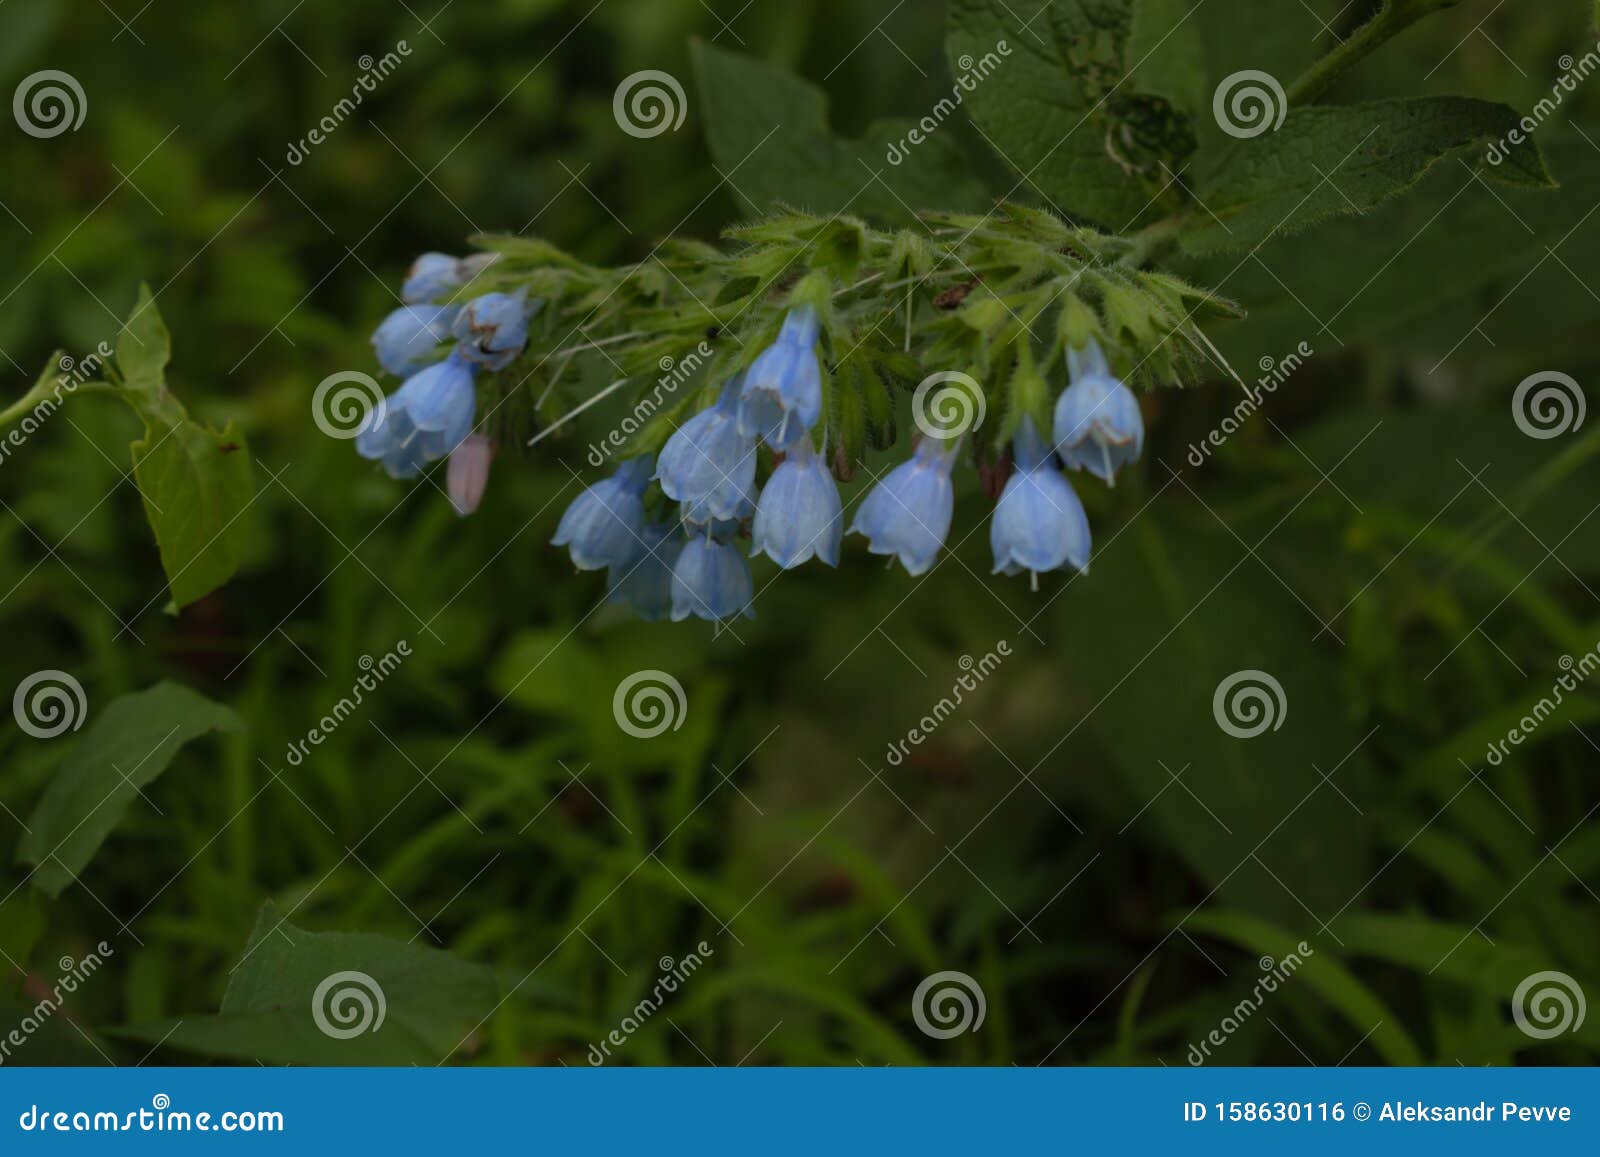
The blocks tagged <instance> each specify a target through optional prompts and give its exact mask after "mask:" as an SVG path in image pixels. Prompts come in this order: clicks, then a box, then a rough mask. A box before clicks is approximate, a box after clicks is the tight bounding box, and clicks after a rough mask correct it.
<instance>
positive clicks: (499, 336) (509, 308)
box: [453, 290, 537, 370]
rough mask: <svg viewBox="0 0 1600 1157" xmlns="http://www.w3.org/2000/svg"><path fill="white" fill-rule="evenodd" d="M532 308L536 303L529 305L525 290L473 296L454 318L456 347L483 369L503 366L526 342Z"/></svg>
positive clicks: (515, 357) (533, 309)
mask: <svg viewBox="0 0 1600 1157" xmlns="http://www.w3.org/2000/svg"><path fill="white" fill-rule="evenodd" d="M535 312H537V303H535V307H534V308H532V309H530V308H529V306H528V302H527V292H526V291H525V290H518V291H517V292H516V293H486V294H484V295H483V296H482V297H475V298H473V299H472V300H471V301H469V302H467V304H466V307H465V308H463V309H462V310H461V312H460V314H459V315H457V317H456V318H455V325H454V328H453V332H454V334H455V336H456V338H457V339H458V340H459V341H460V343H461V344H460V345H459V346H457V347H456V348H457V350H458V351H459V352H460V354H461V356H462V357H464V358H466V359H467V360H468V361H471V362H476V363H477V364H478V365H480V366H482V367H483V368H484V369H486V370H503V369H505V368H506V367H507V366H509V365H510V364H511V363H512V362H514V361H516V360H517V355H518V354H520V353H521V352H522V348H523V347H524V346H525V345H527V344H528V319H529V318H530V317H532V316H533V314H534V313H535Z"/></svg>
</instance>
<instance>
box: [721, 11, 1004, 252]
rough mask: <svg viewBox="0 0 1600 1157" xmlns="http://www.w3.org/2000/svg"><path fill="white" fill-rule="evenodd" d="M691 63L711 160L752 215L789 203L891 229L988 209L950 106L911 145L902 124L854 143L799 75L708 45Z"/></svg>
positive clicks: (908, 126)
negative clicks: (919, 219) (832, 123)
mask: <svg viewBox="0 0 1600 1157" xmlns="http://www.w3.org/2000/svg"><path fill="white" fill-rule="evenodd" d="M980 55H981V54H980ZM694 60H695V71H696V74H697V75H698V77H699V81H700V92H701V100H702V102H703V104H704V107H705V117H706V123H707V125H708V126H709V127H708V131H707V136H708V140H709V143H710V146H711V153H712V155H713V156H714V157H715V158H716V160H717V164H718V165H719V166H720V167H721V169H722V172H723V173H724V174H725V175H726V176H727V178H728V184H729V186H730V191H731V192H732V194H733V197H734V200H736V201H737V202H738V203H739V207H740V209H741V210H743V211H744V212H746V213H748V214H751V215H753V216H760V215H761V214H764V213H767V212H770V211H772V210H773V209H774V208H776V207H777V206H779V205H788V206H792V207H794V208H796V209H804V210H807V211H809V212H813V213H835V212H849V213H853V214H856V215H858V216H863V217H868V218H871V219H873V220H876V221H882V222H891V223H894V222H905V221H909V220H911V219H912V218H913V217H914V215H915V214H916V213H917V212H918V211H921V210H924V209H975V208H981V207H984V206H985V204H986V202H987V196H986V194H985V191H984V189H983V186H982V185H981V184H980V183H979V182H978V181H977V180H976V179H975V178H974V177H973V176H972V175H971V171H970V169H971V167H970V165H968V164H967V162H966V160H965V158H964V157H963V155H962V152H961V149H960V148H959V147H958V145H957V143H956V139H955V136H954V134H955V132H956V129H955V127H954V126H953V125H951V124H949V123H948V121H949V118H950V116H951V115H952V114H953V112H954V104H953V102H952V106H951V107H950V108H949V109H941V110H940V111H939V114H938V118H939V119H938V121H937V122H936V123H937V126H938V127H935V128H934V129H933V131H931V132H928V133H927V134H926V136H925V139H924V140H923V141H922V142H921V143H920V144H917V143H911V142H910V140H909V135H910V133H911V131H912V129H913V128H915V127H917V126H916V125H915V123H914V122H912V121H899V120H896V121H880V122H877V123H874V124H873V125H871V126H870V127H869V128H868V129H867V131H866V133H865V135H864V136H863V137H862V138H861V139H860V140H858V141H847V140H843V139H841V138H839V137H836V136H834V135H833V132H832V130H831V129H830V128H829V127H828V102H827V98H826V97H824V96H823V94H822V92H821V91H820V90H819V89H817V88H816V87H814V86H813V85H810V84H807V83H806V82H805V81H803V80H801V79H799V78H798V77H795V76H791V75H790V74H788V73H786V72H784V71H783V70H782V69H778V68H774V67H772V66H771V65H768V64H764V63H762V62H761V61H759V60H753V59H751V58H749V57H746V56H741V55H740V54H739V53H736V52H731V51H729V50H727V49H723V48H718V47H716V46H715V45H712V44H707V43H704V42H697V43H696V44H695V46H694ZM1002 67H1003V66H1002ZM918 131H919V132H921V131H922V130H921V129H918ZM891 158H894V159H891Z"/></svg>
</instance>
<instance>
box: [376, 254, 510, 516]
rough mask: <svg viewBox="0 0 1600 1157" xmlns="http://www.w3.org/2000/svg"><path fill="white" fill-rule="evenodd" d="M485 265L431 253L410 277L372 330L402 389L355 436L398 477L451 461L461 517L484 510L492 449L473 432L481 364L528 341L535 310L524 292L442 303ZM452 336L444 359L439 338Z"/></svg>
mask: <svg viewBox="0 0 1600 1157" xmlns="http://www.w3.org/2000/svg"><path fill="white" fill-rule="evenodd" d="M483 268H484V262H483V261H482V260H481V259H479V258H466V259H458V258H455V257H451V256H449V255H447V254H443V253H425V254H423V255H422V256H421V257H419V258H418V259H417V261H416V263H415V264H414V265H412V267H411V270H410V272H409V273H408V274H407V275H406V279H405V283H404V285H403V286H402V287H401V291H400V297H401V301H402V302H403V304H402V305H401V306H400V308H399V309H396V310H395V311H394V312H393V313H391V314H389V316H388V317H386V318H384V319H383V322H382V324H381V325H379V326H378V328H377V331H376V332H375V333H374V334H373V335H372V344H373V347H374V349H375V350H376V352H377V355H378V364H379V365H381V366H382V367H383V368H384V370H386V371H387V372H389V373H391V374H394V375H395V376H396V377H400V378H404V379H405V380H404V382H403V383H402V384H401V386H400V388H399V389H398V390H396V391H395V392H394V393H392V394H390V395H389V396H388V397H386V398H384V399H383V401H382V402H381V403H380V404H379V405H378V407H377V408H376V410H375V411H374V412H373V414H372V415H371V418H370V420H369V421H368V423H367V426H366V428H365V429H364V430H363V431H362V432H361V434H360V435H359V436H357V438H356V452H357V453H358V454H360V455H361V456H362V457H363V458H368V459H372V460H374V461H377V462H381V463H382V464H383V468H384V470H385V471H386V472H387V473H388V475H389V476H390V477H391V478H415V477H416V476H417V475H418V474H420V473H421V472H422V470H423V469H424V467H426V466H427V465H428V464H429V463H431V462H437V461H438V460H439V459H441V458H445V457H448V458H449V459H450V466H449V471H448V475H449V490H450V499H451V502H452V503H454V505H455V508H456V510H457V511H458V512H460V513H462V514H468V513H470V512H471V511H472V510H474V509H476V508H477V505H478V502H479V501H480V500H481V499H482V497H483V489H484V486H485V484H486V482H487V480H488V474H489V462H490V459H491V458H492V457H493V447H492V445H491V444H490V442H489V440H488V439H487V438H485V437H483V436H482V435H481V434H473V433H472V429H473V424H474V422H475V420H476V418H477V408H478V395H477V390H476V387H475V382H474V379H475V377H476V375H477V372H478V371H479V370H480V369H482V370H489V371H495V370H501V369H504V368H505V367H506V366H508V365H510V364H511V362H513V361H514V360H515V359H516V357H517V355H518V354H520V353H521V352H522V349H523V347H524V346H526V345H527V342H528V321H529V319H530V318H531V317H532V316H533V315H534V313H536V312H537V309H538V306H537V303H533V304H530V303H529V302H528V300H527V295H526V294H525V293H521V292H518V293H509V294H508V293H486V294H483V295H481V296H479V297H475V298H472V299H471V300H469V301H467V302H465V303H462V304H452V305H437V304H434V301H435V299H437V298H440V297H444V296H446V295H448V294H451V293H454V292H456V291H457V290H459V289H461V288H462V287H463V286H465V285H467V284H468V283H469V282H471V281H472V279H473V278H474V277H475V276H477V274H478V273H479V272H481V271H482V269H483ZM451 340H453V341H454V343H455V344H454V346H453V347H451V349H450V351H449V353H448V354H447V355H446V356H445V358H444V359H443V360H442V361H441V360H438V356H437V355H438V350H439V346H440V344H441V343H443V342H446V341H451Z"/></svg>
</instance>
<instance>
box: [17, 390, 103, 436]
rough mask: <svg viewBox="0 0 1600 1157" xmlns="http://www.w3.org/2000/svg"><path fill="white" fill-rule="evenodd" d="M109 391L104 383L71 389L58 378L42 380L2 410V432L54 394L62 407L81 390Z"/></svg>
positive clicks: (92, 391) (57, 402) (85, 391)
mask: <svg viewBox="0 0 1600 1157" xmlns="http://www.w3.org/2000/svg"><path fill="white" fill-rule="evenodd" d="M109 389H111V387H110V386H108V385H106V384H105V383H104V382H93V381H91V382H79V383H78V384H77V385H75V386H72V387H70V388H69V387H66V386H63V385H62V384H61V383H60V381H59V380H58V379H56V378H41V379H39V381H37V382H35V383H34V386H33V389H31V390H29V391H28V392H27V393H26V394H23V395H22V397H20V398H18V399H17V400H16V401H15V402H12V403H11V404H10V405H9V406H7V407H6V408H5V409H3V410H0V430H3V429H5V428H6V427H7V426H10V425H11V424H12V423H14V422H18V421H21V420H22V418H23V417H24V416H25V415H26V414H27V413H28V412H29V411H31V410H34V409H37V408H38V406H39V405H40V404H41V403H43V402H44V401H45V399H47V398H49V397H50V396H51V395H52V394H54V395H55V396H56V404H57V405H60V404H61V402H62V401H63V400H65V398H66V396H67V395H70V394H75V393H78V392H79V391H80V390H81V391H83V392H84V393H94V392H95V391H96V390H109Z"/></svg>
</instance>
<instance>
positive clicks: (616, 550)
mask: <svg viewBox="0 0 1600 1157" xmlns="http://www.w3.org/2000/svg"><path fill="white" fill-rule="evenodd" d="M649 485H650V459H649V458H647V457H644V458H631V459H629V460H628V461H626V462H624V463H623V464H622V465H621V467H619V468H618V470H617V472H616V473H615V474H613V475H612V476H611V477H610V478H605V479H602V480H601V481H599V482H596V483H595V484H594V485H593V486H591V487H589V488H588V489H587V490H585V491H584V492H583V493H582V494H580V495H578V497H577V498H575V499H574V500H573V502H572V505H571V506H568V507H567V510H566V513H565V514H563V515H562V516H561V523H560V525H559V526H557V527H556V535H555V537H554V538H552V539H551V540H550V543H551V545H552V546H564V547H567V548H568V549H569V550H570V551H571V552H572V565H573V566H575V567H577V568H578V569H579V570H604V569H605V568H607V567H610V566H619V565H622V564H624V563H626V562H627V561H628V560H629V559H630V558H632V557H633V553H634V551H636V550H638V549H639V543H640V540H641V539H642V538H643V535H642V533H641V532H642V531H643V529H644V492H645V488H646V487H648V486H649Z"/></svg>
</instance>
